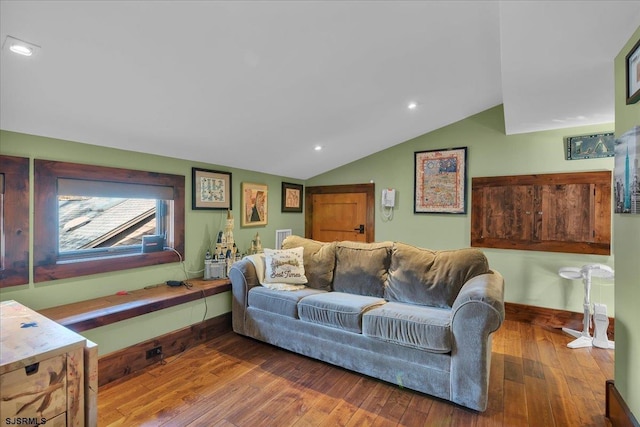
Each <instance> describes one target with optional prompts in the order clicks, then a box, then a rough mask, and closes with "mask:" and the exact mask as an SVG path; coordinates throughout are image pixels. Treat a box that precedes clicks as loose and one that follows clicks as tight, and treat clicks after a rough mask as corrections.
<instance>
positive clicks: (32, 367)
mask: <svg viewBox="0 0 640 427" xmlns="http://www.w3.org/2000/svg"><path fill="white" fill-rule="evenodd" d="M39 368H40V362H38V363H34V364H33V365H29V366H25V367H24V372H25V373H26V374H27V376H29V375H33V374H35V373H37V372H38V369H39Z"/></svg>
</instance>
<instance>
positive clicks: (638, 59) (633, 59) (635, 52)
mask: <svg viewBox="0 0 640 427" xmlns="http://www.w3.org/2000/svg"><path fill="white" fill-rule="evenodd" d="M625 64H626V69H627V104H635V103H636V102H638V100H640V40H638V42H637V43H636V44H635V46H633V48H632V49H631V52H629V54H628V55H627V56H626V58H625Z"/></svg>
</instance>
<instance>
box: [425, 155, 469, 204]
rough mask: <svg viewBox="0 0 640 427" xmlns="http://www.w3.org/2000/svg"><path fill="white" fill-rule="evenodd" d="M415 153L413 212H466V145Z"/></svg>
mask: <svg viewBox="0 0 640 427" xmlns="http://www.w3.org/2000/svg"><path fill="white" fill-rule="evenodd" d="M414 156H415V158H414V187H413V188H414V192H413V201H414V205H413V206H414V208H413V211H414V213H443V214H465V213H467V199H466V181H467V147H459V148H448V149H443V150H428V151H416V152H415V153H414Z"/></svg>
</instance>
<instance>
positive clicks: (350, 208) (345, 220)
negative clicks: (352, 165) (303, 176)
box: [305, 184, 375, 242]
mask: <svg viewBox="0 0 640 427" xmlns="http://www.w3.org/2000/svg"><path fill="white" fill-rule="evenodd" d="M374 191H375V188H374V184H356V185H336V186H322V187H307V189H306V194H305V212H306V217H305V236H306V237H308V238H311V239H314V240H319V241H322V242H332V241H341V240H350V241H355V242H372V241H373V240H374V236H375V230H374V204H375V193H374Z"/></svg>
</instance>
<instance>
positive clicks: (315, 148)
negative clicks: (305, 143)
mask: <svg viewBox="0 0 640 427" xmlns="http://www.w3.org/2000/svg"><path fill="white" fill-rule="evenodd" d="M313 149H314V150H316V151H321V150H322V145H316V146H315V147H313Z"/></svg>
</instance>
